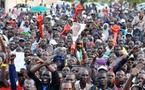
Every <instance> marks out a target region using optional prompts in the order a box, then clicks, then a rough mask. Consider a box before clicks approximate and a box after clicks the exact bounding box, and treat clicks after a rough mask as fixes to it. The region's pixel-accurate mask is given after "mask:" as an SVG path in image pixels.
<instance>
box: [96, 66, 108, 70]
mask: <svg viewBox="0 0 145 90" xmlns="http://www.w3.org/2000/svg"><path fill="white" fill-rule="evenodd" d="M100 70H105V71H108V68H107V67H106V66H103V65H102V66H100V67H98V69H97V71H100Z"/></svg>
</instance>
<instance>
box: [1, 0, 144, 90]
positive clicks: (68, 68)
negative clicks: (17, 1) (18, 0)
mask: <svg viewBox="0 0 145 90" xmlns="http://www.w3.org/2000/svg"><path fill="white" fill-rule="evenodd" d="M79 5H80V6H78V7H79V8H78V9H79V10H80V11H79V12H77V5H74V4H72V5H71V6H70V5H68V4H65V3H64V4H63V5H61V6H60V5H54V4H52V5H51V7H50V8H49V11H46V12H17V10H16V9H13V10H10V11H9V12H8V13H5V12H1V13H0V14H1V15H0V90H145V66H144V64H145V48H144V46H145V34H144V32H145V14H144V11H137V10H136V9H135V8H129V9H128V11H127V12H123V10H122V9H120V8H121V4H119V3H115V4H114V5H109V7H104V8H103V9H102V10H98V9H97V8H96V7H95V5H94V4H93V3H92V4H91V5H83V2H80V4H79ZM80 8H81V9H80ZM76 12H77V13H76ZM39 20H41V21H39ZM74 22H76V23H79V24H85V29H84V30H83V31H82V32H81V34H80V35H79V37H78V38H77V40H76V41H75V42H74V41H73V38H72V37H73V32H74V31H73V30H72V28H71V27H72V26H73V23H74ZM40 23H41V24H42V27H41V26H40ZM41 29H42V30H41ZM40 30H41V31H40ZM19 55H20V56H19ZM22 56H23V57H22ZM17 57H19V58H17ZM16 58H17V60H18V61H17V64H16V62H15V59H16ZM21 60H23V61H21ZM21 62H24V63H23V65H22V63H21ZM18 66H19V67H23V68H18Z"/></svg>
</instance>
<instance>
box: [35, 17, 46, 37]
mask: <svg viewBox="0 0 145 90" xmlns="http://www.w3.org/2000/svg"><path fill="white" fill-rule="evenodd" d="M36 20H37V23H38V28H39V33H40V37H41V38H44V32H43V28H42V24H43V16H41V15H38V16H37V17H36Z"/></svg>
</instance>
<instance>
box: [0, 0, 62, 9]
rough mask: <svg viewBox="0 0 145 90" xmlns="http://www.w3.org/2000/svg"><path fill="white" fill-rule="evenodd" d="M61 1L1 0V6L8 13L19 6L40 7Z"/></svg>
mask: <svg viewBox="0 0 145 90" xmlns="http://www.w3.org/2000/svg"><path fill="white" fill-rule="evenodd" d="M57 1H60V0H0V6H1V7H3V8H5V11H6V12H8V11H9V9H12V8H13V7H14V6H15V5H17V4H29V5H31V6H38V5H40V4H46V5H49V4H52V3H55V2H57Z"/></svg>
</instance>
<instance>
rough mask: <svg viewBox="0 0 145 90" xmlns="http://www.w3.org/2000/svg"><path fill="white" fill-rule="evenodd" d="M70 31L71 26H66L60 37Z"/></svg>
mask: <svg viewBox="0 0 145 90" xmlns="http://www.w3.org/2000/svg"><path fill="white" fill-rule="evenodd" d="M70 29H71V26H70V25H69V24H66V25H65V26H64V29H63V31H62V32H61V34H60V35H63V34H64V33H66V32H68V31H69V30H70Z"/></svg>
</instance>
